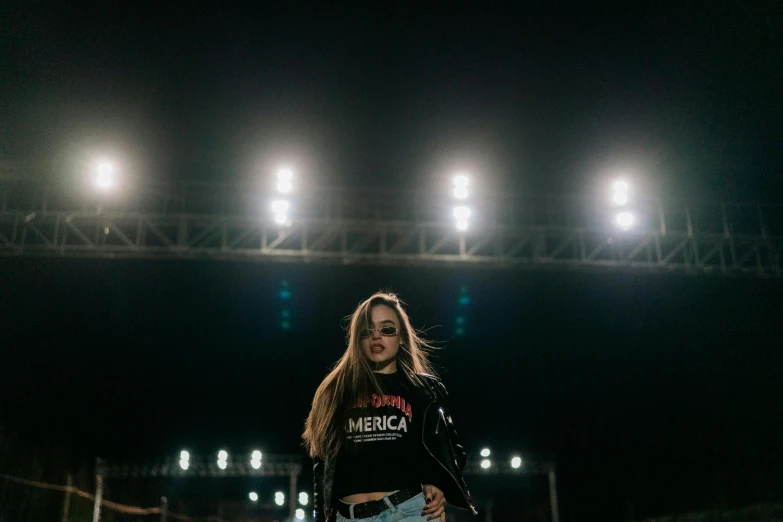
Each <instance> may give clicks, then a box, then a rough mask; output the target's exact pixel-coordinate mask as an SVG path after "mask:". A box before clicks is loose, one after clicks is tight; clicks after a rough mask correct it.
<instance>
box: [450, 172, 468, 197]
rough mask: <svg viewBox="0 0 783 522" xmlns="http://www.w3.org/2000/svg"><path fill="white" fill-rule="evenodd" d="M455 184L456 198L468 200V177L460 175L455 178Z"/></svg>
mask: <svg viewBox="0 0 783 522" xmlns="http://www.w3.org/2000/svg"><path fill="white" fill-rule="evenodd" d="M453 183H454V192H453V194H454V197H455V198H457V199H467V197H468V183H469V181H468V177H467V176H465V175H463V174H459V175H457V176H454V179H453Z"/></svg>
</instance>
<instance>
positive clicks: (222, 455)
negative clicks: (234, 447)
mask: <svg viewBox="0 0 783 522" xmlns="http://www.w3.org/2000/svg"><path fill="white" fill-rule="evenodd" d="M217 465H218V467H219V468H220V469H226V468H227V467H228V452H227V451H226V450H220V451H218V460H217Z"/></svg>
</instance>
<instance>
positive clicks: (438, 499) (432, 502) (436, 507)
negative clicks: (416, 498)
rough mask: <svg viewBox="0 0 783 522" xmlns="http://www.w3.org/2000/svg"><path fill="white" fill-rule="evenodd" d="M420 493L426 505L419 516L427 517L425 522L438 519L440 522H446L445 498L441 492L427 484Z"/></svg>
mask: <svg viewBox="0 0 783 522" xmlns="http://www.w3.org/2000/svg"><path fill="white" fill-rule="evenodd" d="M422 491H424V499H425V500H426V502H427V505H426V506H425V507H424V511H422V512H421V516H425V515H428V516H427V520H435V519H440V522H446V497H445V496H443V492H442V491H441V490H439V489H438V488H436V487H435V486H431V485H429V484H428V485H425V486H424V489H422Z"/></svg>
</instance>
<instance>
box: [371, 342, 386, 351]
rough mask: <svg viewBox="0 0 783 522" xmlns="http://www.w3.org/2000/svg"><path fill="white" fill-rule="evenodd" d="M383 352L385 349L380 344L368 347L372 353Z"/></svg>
mask: <svg viewBox="0 0 783 522" xmlns="http://www.w3.org/2000/svg"><path fill="white" fill-rule="evenodd" d="M383 350H385V348H384V347H383V345H381V344H374V345H372V346H370V351H371V352H372V353H381V352H382V351H383Z"/></svg>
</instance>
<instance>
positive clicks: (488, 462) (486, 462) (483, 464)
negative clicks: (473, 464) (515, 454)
mask: <svg viewBox="0 0 783 522" xmlns="http://www.w3.org/2000/svg"><path fill="white" fill-rule="evenodd" d="M491 465H492V461H491V460H489V459H484V460H482V461H481V467H482V468H483V469H489V467H490V466H491Z"/></svg>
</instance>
